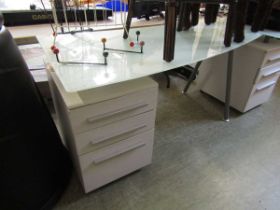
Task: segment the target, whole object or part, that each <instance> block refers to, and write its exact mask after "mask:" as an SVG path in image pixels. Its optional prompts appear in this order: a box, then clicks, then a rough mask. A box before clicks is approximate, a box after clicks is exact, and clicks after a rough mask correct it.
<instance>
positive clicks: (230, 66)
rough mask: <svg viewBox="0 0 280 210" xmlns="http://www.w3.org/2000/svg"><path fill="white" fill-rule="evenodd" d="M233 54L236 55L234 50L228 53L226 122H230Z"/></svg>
mask: <svg viewBox="0 0 280 210" xmlns="http://www.w3.org/2000/svg"><path fill="white" fill-rule="evenodd" d="M233 54H234V52H233V50H232V51H230V52H229V53H228V61H227V73H226V77H227V78H226V95H225V110H224V120H225V121H226V122H229V112H230V97H231V76H232V69H233Z"/></svg>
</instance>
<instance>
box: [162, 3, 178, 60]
mask: <svg viewBox="0 0 280 210" xmlns="http://www.w3.org/2000/svg"><path fill="white" fill-rule="evenodd" d="M165 13H166V15H165V28H164V46H163V48H164V49H163V59H164V60H165V61H167V62H170V61H172V60H173V59H174V49H175V38H176V0H167V1H166V4H165Z"/></svg>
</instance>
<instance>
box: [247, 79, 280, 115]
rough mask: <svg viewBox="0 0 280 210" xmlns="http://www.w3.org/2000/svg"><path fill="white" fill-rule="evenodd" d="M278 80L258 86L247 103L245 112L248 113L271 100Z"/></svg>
mask: <svg viewBox="0 0 280 210" xmlns="http://www.w3.org/2000/svg"><path fill="white" fill-rule="evenodd" d="M276 83H277V80H270V81H265V82H261V83H259V84H256V85H255V86H254V88H253V91H252V94H251V96H250V98H249V100H248V102H247V105H246V108H245V111H248V110H250V109H252V108H254V107H256V106H258V105H260V104H263V103H265V102H266V101H268V100H269V98H270V96H271V94H272V91H273V89H274V87H275V85H276Z"/></svg>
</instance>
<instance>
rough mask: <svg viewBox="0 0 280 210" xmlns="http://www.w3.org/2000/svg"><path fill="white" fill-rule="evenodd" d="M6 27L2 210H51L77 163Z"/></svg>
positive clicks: (1, 50)
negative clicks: (73, 166) (74, 163)
mask: <svg viewBox="0 0 280 210" xmlns="http://www.w3.org/2000/svg"><path fill="white" fill-rule="evenodd" d="M0 16H1V15H0ZM0 20H1V18H0ZM1 22H2V21H0V54H1V56H0V96H1V103H0V110H1V111H0V198H1V202H0V209H3V210H4V209H7V210H19V209H20V210H39V209H44V210H46V209H50V208H51V207H52V206H53V205H54V204H55V202H56V201H57V200H58V199H59V197H60V195H61V194H62V192H63V191H64V189H65V187H66V186H67V184H68V181H69V178H70V176H71V172H72V163H71V161H70V159H69V156H68V151H67V150H66V149H65V148H64V146H63V144H62V142H61V139H60V136H59V133H58V131H57V129H56V126H55V124H54V122H53V121H52V118H51V115H50V113H49V112H48V109H47V107H46V106H45V104H44V102H43V99H42V97H41V95H40V94H39V92H38V89H37V87H36V85H35V82H34V80H33V79H32V76H31V74H30V72H29V71H28V69H27V65H26V64H25V62H24V60H23V58H22V56H21V54H20V52H19V50H18V48H17V46H16V44H15V42H14V41H13V38H12V36H11V35H10V33H9V32H8V31H7V30H6V28H5V27H4V26H2V24H1Z"/></svg>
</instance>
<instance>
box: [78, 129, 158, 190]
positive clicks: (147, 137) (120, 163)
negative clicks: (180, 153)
mask: <svg viewBox="0 0 280 210" xmlns="http://www.w3.org/2000/svg"><path fill="white" fill-rule="evenodd" d="M153 135H154V130H150V131H147V132H145V133H142V134H139V135H136V136H134V137H132V138H130V139H128V140H127V141H125V142H121V143H119V144H118V146H114V147H108V148H106V149H103V150H100V151H98V152H92V153H88V154H85V155H83V156H80V165H81V171H82V173H81V174H82V181H83V186H84V190H85V192H86V193H87V192H90V191H92V190H95V189H97V188H99V187H101V186H103V185H105V184H108V183H110V182H112V181H114V180H116V179H118V178H120V177H122V176H125V175H127V174H129V173H131V172H133V171H135V170H137V169H139V168H142V167H144V166H146V165H148V164H150V163H151V161H152V151H153Z"/></svg>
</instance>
